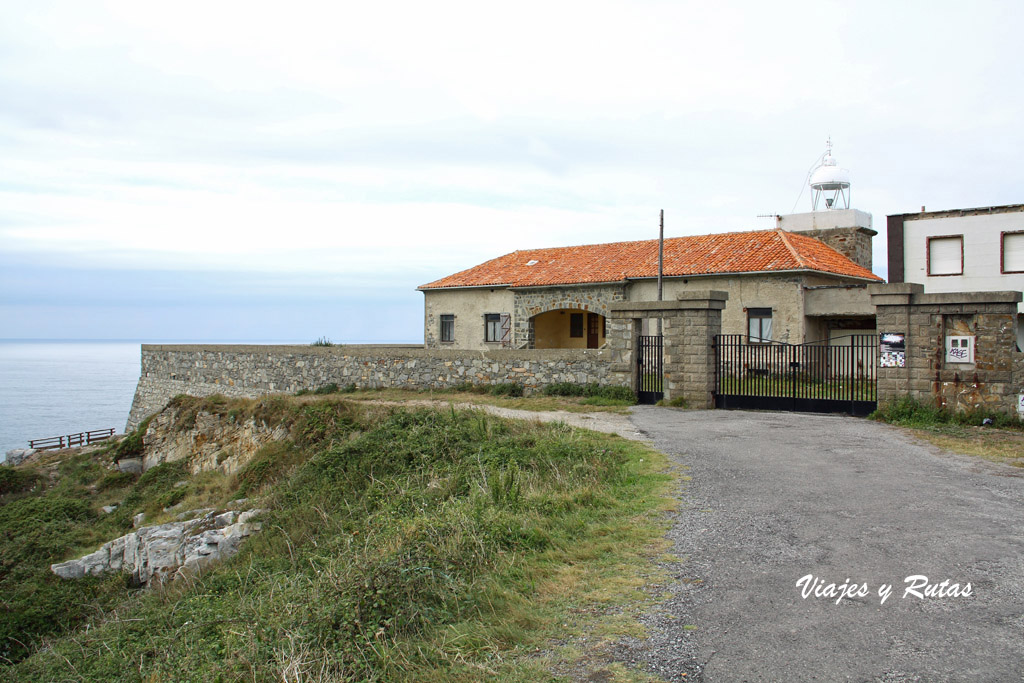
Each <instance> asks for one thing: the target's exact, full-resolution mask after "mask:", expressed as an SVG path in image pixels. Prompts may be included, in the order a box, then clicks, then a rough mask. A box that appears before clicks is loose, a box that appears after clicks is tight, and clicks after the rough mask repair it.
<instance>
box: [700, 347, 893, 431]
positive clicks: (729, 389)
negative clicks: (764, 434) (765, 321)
mask: <svg viewBox="0 0 1024 683" xmlns="http://www.w3.org/2000/svg"><path fill="white" fill-rule="evenodd" d="M746 340H747V337H746V335H742V334H720V335H717V336H716V337H715V407H716V408H747V409H754V410H791V411H796V412H804V413H849V414H851V415H868V414H869V413H871V412H872V411H874V410H875V408H876V407H877V406H878V402H877V394H876V382H875V379H876V378H875V367H876V366H877V364H878V339H877V338H876V337H875V335H873V334H856V335H851V336H849V337H843V338H840V339H837V340H836V339H834V340H829V341H820V342H809V343H806V344H784V343H781V342H768V343H760V344H750V343H746Z"/></svg>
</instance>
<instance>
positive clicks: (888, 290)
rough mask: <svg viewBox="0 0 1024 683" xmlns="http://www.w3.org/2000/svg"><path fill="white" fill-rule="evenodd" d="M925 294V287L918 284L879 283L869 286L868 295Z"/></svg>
mask: <svg viewBox="0 0 1024 683" xmlns="http://www.w3.org/2000/svg"><path fill="white" fill-rule="evenodd" d="M922 292H924V285H919V284H917V283H916V282H879V283H878V284H874V285H868V294H871V295H872V296H874V295H876V294H921V293H922Z"/></svg>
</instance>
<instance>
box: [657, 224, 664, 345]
mask: <svg viewBox="0 0 1024 683" xmlns="http://www.w3.org/2000/svg"><path fill="white" fill-rule="evenodd" d="M664 270H665V209H662V210H661V220H660V226H659V228H658V301H661V276H662V272H663V271H664ZM658 336H659V337H660V336H661V318H660V317H659V318H658Z"/></svg>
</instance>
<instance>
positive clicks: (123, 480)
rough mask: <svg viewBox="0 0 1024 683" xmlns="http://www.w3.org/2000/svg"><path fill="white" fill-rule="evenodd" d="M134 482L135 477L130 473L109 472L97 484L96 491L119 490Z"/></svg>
mask: <svg viewBox="0 0 1024 683" xmlns="http://www.w3.org/2000/svg"><path fill="white" fill-rule="evenodd" d="M134 481H135V475H134V474H132V473H131V472H111V473H110V474H108V475H106V476H105V477H103V479H101V480H100V483H99V484H98V487H97V488H98V490H100V491H107V490H109V489H120V488H124V487H125V486H129V485H131V484H132V483H133V482H134Z"/></svg>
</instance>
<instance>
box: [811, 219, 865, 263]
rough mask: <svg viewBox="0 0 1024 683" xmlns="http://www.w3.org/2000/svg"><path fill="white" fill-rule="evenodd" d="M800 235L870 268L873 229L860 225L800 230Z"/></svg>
mask: <svg viewBox="0 0 1024 683" xmlns="http://www.w3.org/2000/svg"><path fill="white" fill-rule="evenodd" d="M800 234H801V235H807V236H808V237H813V238H814V239H816V240H820V241H822V242H824V243H825V244H827V245H828V246H830V247H832V248H833V249H835V250H836V251H838V252H839V253H840V254H842V255H843V256H845V257H846V258H848V259H850V260H851V261H853V262H854V263H856V264H859V265H862V266H864V267H865V268H867V269H868V270H871V238H872V237H874V236H875V235H877V234H878V233H876V232H875V231H874V230H870V229H868V228H860V227H850V228H824V229H822V230H801V231H800Z"/></svg>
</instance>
